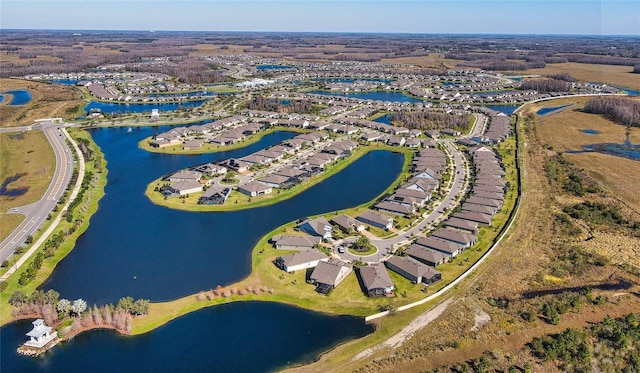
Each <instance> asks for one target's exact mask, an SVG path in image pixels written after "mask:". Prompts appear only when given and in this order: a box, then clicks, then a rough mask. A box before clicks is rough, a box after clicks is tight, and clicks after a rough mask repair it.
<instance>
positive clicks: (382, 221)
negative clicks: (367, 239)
mask: <svg viewBox="0 0 640 373" xmlns="http://www.w3.org/2000/svg"><path fill="white" fill-rule="evenodd" d="M356 219H357V220H360V221H361V222H363V223H365V224H369V225H372V226H374V227H378V228H382V229H385V230H389V229H391V227H393V218H391V217H389V216H384V215H380V214H378V213H375V212H373V211H370V210H367V211H365V212H363V213H362V214H360V215H358V217H356Z"/></svg>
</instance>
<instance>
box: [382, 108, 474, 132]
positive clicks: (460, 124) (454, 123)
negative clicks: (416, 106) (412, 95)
mask: <svg viewBox="0 0 640 373" xmlns="http://www.w3.org/2000/svg"><path fill="white" fill-rule="evenodd" d="M390 120H391V121H392V122H395V121H398V122H401V123H402V124H403V126H404V127H407V128H409V129H421V130H442V129H447V128H449V129H456V130H459V131H464V130H466V129H467V128H468V127H469V118H468V117H467V116H466V115H457V114H447V113H438V112H428V111H400V112H397V113H393V114H391V117H390Z"/></svg>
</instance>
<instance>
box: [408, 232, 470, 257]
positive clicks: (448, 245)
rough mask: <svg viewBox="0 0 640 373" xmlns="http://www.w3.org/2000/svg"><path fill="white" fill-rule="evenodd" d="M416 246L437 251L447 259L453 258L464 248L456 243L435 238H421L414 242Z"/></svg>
mask: <svg viewBox="0 0 640 373" xmlns="http://www.w3.org/2000/svg"><path fill="white" fill-rule="evenodd" d="M416 244H418V245H420V246H424V247H426V248H429V249H432V250H436V251H439V252H441V253H443V254H445V255H447V256H448V257H449V258H455V257H456V255H458V254H460V253H461V252H462V250H464V247H463V246H462V245H461V244H459V243H457V242H453V241H445V240H441V239H439V238H436V237H421V238H419V239H418V240H417V241H416Z"/></svg>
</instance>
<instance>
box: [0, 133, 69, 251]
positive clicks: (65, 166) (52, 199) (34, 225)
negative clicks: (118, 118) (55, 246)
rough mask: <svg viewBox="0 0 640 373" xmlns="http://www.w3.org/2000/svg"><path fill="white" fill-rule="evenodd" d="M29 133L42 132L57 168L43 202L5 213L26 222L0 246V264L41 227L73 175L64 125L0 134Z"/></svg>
mask: <svg viewBox="0 0 640 373" xmlns="http://www.w3.org/2000/svg"><path fill="white" fill-rule="evenodd" d="M28 130H42V131H43V132H44V134H45V136H46V137H47V140H48V141H49V143H50V144H51V147H52V148H53V153H54V155H55V157H56V166H55V171H54V173H53V178H52V179H51V183H50V184H49V187H48V188H47V191H46V192H45V193H44V195H43V196H42V198H41V199H40V200H39V201H37V202H34V203H31V204H29V205H25V206H15V207H12V208H11V209H9V211H8V212H7V213H11V214H22V215H24V216H25V219H24V220H23V221H22V223H20V225H19V226H18V227H17V228H16V229H15V230H14V231H13V232H11V234H9V236H8V237H7V238H6V239H5V240H4V241H2V243H0V262H1V261H4V260H6V259H7V258H9V257H10V256H11V255H12V254H13V252H14V251H15V249H17V248H18V247H20V246H21V245H22V244H23V243H24V241H25V240H26V239H27V237H29V236H33V235H34V234H35V232H36V231H37V230H38V229H39V228H40V227H41V226H42V225H43V223H44V222H45V220H46V219H47V216H49V214H50V213H51V212H52V211H53V208H54V207H55V205H56V202H57V201H58V200H59V199H60V197H61V196H62V194H63V193H64V191H65V189H66V188H67V185H68V184H69V181H70V180H71V174H72V173H73V157H72V156H71V153H70V150H69V148H68V146H67V144H66V143H65V135H66V133H64V132H66V131H64V124H61V123H53V122H41V123H39V124H37V125H33V126H28V127H13V128H2V129H0V132H21V131H28Z"/></svg>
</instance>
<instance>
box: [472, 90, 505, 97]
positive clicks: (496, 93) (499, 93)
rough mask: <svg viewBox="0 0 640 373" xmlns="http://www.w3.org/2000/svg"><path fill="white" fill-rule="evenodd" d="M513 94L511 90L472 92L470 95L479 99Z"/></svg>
mask: <svg viewBox="0 0 640 373" xmlns="http://www.w3.org/2000/svg"><path fill="white" fill-rule="evenodd" d="M513 92H515V91H514V90H512V89H509V90H502V91H486V92H474V93H471V95H472V96H480V97H488V96H497V95H502V94H507V93H513Z"/></svg>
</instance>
